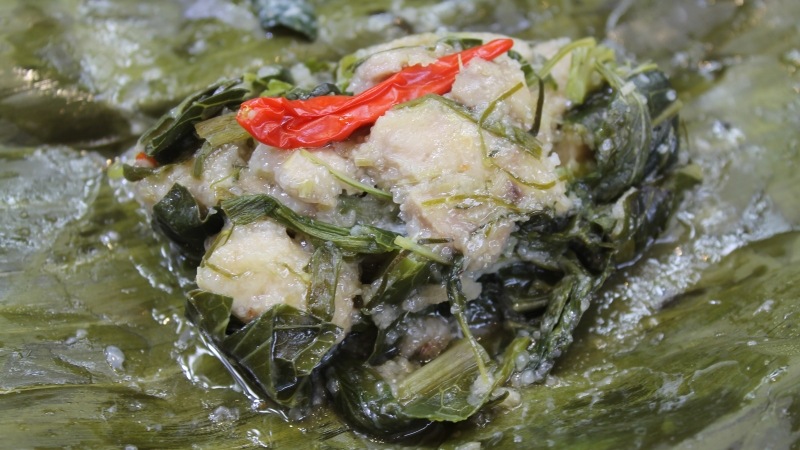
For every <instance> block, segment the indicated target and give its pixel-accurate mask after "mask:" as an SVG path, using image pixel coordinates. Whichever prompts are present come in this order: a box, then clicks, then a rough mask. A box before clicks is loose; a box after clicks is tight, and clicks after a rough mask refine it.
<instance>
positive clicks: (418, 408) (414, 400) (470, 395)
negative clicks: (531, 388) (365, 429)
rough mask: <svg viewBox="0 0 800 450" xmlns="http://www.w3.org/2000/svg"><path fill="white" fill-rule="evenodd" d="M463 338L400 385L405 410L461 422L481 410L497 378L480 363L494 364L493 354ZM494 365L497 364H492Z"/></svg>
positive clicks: (441, 419)
mask: <svg viewBox="0 0 800 450" xmlns="http://www.w3.org/2000/svg"><path fill="white" fill-rule="evenodd" d="M478 349H479V355H480V359H476V357H475V351H474V349H473V346H472V345H471V344H470V343H469V342H468V341H467V340H466V339H462V340H460V341H458V342H457V343H455V344H454V345H453V346H451V347H450V348H449V349H448V350H447V351H445V352H444V353H442V354H441V355H439V357H438V358H436V359H434V360H433V361H431V362H430V363H428V364H426V365H424V366H422V367H421V368H419V369H417V370H416V371H414V372H413V373H411V374H410V375H409V376H408V377H406V378H405V379H403V381H401V382H400V383H399V384H398V386H397V400H398V402H399V403H400V404H401V405H403V410H402V411H403V413H404V414H405V415H406V416H409V417H417V418H422V419H427V420H433V421H450V422H460V421H462V420H465V419H467V418H468V417H470V416H471V415H473V414H474V413H475V412H477V411H478V409H480V408H481V407H482V406H483V405H484V404H485V403H486V401H487V400H488V399H489V397H490V396H491V394H492V390H493V388H494V379H493V378H486V377H485V376H484V374H482V373H481V372H482V371H481V370H480V364H485V365H487V366H489V365H490V363H491V360H490V358H489V355H488V354H486V352H485V351H484V350H483V347H481V346H480V345H478ZM490 367H491V368H492V369H494V366H490Z"/></svg>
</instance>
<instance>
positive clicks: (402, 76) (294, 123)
mask: <svg viewBox="0 0 800 450" xmlns="http://www.w3.org/2000/svg"><path fill="white" fill-rule="evenodd" d="M513 45H514V41H512V40H511V39H497V40H494V41H491V42H489V43H486V44H484V45H480V46H478V47H473V48H470V49H467V50H464V51H462V52H458V53H453V54H450V55H447V56H444V57H442V58H439V59H437V60H436V61H435V62H433V63H431V64H428V65H427V66H422V65H420V64H417V65H414V66H410V67H406V68H405V69H403V70H401V71H400V72H397V73H395V74H394V75H392V76H390V77H389V78H387V79H386V80H385V81H383V82H381V83H379V84H377V85H375V86H373V87H371V88H369V89H367V90H366V91H364V92H362V93H360V94H358V95H355V96H349V95H325V96H319V97H312V98H309V99H307V100H288V99H286V98H284V97H260V98H255V99H252V100H248V101H246V102H244V103H242V106H241V108H240V109H239V113H238V115H237V116H236V120H237V121H238V122H239V124H240V125H241V126H242V127H243V128H244V129H245V130H247V132H248V133H250V135H251V136H253V137H254V138H256V140H258V141H259V142H263V143H264V144H267V145H271V146H273V147H278V148H283V149H293V148H300V147H321V146H323V145H325V144H327V143H329V142H333V141H342V140H345V139H347V138H348V137H349V136H350V135H351V134H352V133H353V132H354V131H355V130H357V129H358V128H360V127H362V126H364V125H371V124H373V123H375V121H376V120H377V119H378V117H380V116H382V115H383V114H384V113H385V112H386V111H388V110H389V109H391V108H392V107H393V106H395V105H398V104H400V103H404V102H407V101H410V100H414V99H415V98H419V97H422V96H423V95H426V94H439V95H441V94H444V93H446V92H448V91H449V90H450V88H451V87H452V86H453V82H454V81H455V78H456V75H457V74H458V72H459V71H460V70H461V67H462V66H463V65H464V64H466V63H468V62H469V61H470V60H471V59H472V58H482V59H485V60H492V59H494V58H496V57H498V56H500V55H502V54H503V53H505V52H507V51H508V50H509V49H511V47H512V46H513Z"/></svg>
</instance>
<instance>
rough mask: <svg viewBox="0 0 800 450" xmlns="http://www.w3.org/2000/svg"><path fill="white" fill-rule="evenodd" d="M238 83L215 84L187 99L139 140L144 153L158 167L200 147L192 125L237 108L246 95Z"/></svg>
mask: <svg viewBox="0 0 800 450" xmlns="http://www.w3.org/2000/svg"><path fill="white" fill-rule="evenodd" d="M240 83H241V80H231V81H226V82H222V83H217V84H214V85H211V86H209V87H208V88H206V89H203V90H201V91H199V92H197V93H195V94H193V95H191V96H189V97H187V98H186V99H185V100H184V101H182V102H181V104H180V105H178V106H176V107H175V108H174V109H173V110H172V111H170V112H169V113H168V114H165V115H164V116H162V117H161V119H160V120H159V121H158V122H157V123H156V124H155V125H154V126H153V127H152V128H151V129H149V130H148V131H147V132H145V133H144V134H143V135H142V137H141V138H140V139H139V143H140V144H141V145H143V146H144V151H145V153H147V155H148V156H151V157H153V158H155V159H156V161H158V162H159V163H160V164H169V163H172V162H174V161H175V160H177V159H178V158H180V157H181V156H184V155H186V154H189V153H193V152H194V151H195V150H197V148H198V147H199V146H200V139H199V138H198V137H197V136H196V135H195V133H194V131H195V130H194V125H195V124H196V123H197V122H200V121H203V120H206V119H209V118H211V117H214V116H216V115H217V114H219V113H220V112H221V111H222V110H223V109H224V108H232V107H237V106H239V105H240V104H241V103H242V101H244V100H245V99H246V98H247V97H248V95H249V94H250V91H249V90H248V89H246V88H243V87H240Z"/></svg>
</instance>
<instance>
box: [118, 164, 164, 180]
mask: <svg viewBox="0 0 800 450" xmlns="http://www.w3.org/2000/svg"><path fill="white" fill-rule="evenodd" d="M157 170H158V169H157V168H155V167H142V166H132V165H130V164H123V165H122V176H123V177H125V179H126V180H128V181H141V180H144V179H145V178H147V177H149V176H150V175H152V174H154V173H156V171H157Z"/></svg>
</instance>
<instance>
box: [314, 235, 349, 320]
mask: <svg viewBox="0 0 800 450" xmlns="http://www.w3.org/2000/svg"><path fill="white" fill-rule="evenodd" d="M341 266H342V253H341V251H339V249H338V248H336V246H334V245H333V244H331V243H330V242H326V243H324V244H323V245H320V246H319V247H317V249H316V250H314V254H313V255H312V256H311V263H310V271H311V287H309V289H308V296H307V298H306V304H307V305H308V310H309V312H311V314H313V315H314V316H316V317H318V318H320V319H322V320H324V321H330V320H331V318H332V317H333V312H334V309H335V303H334V301H335V299H336V287H337V283H338V282H339V270H340V269H341Z"/></svg>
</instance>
